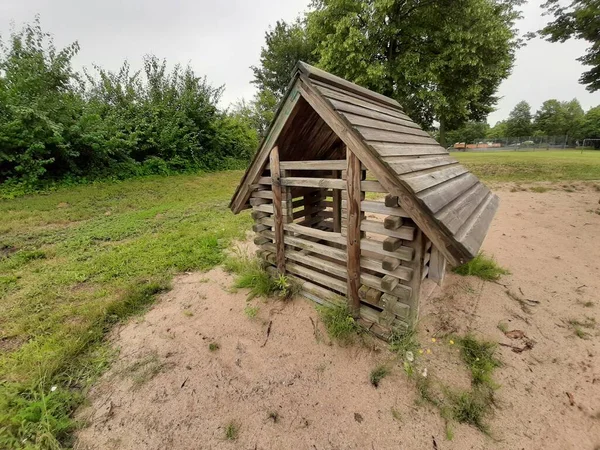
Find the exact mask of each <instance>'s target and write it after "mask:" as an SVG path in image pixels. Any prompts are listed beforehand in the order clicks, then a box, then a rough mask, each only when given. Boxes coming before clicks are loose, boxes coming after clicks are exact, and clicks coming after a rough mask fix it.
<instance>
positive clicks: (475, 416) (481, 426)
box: [449, 389, 490, 435]
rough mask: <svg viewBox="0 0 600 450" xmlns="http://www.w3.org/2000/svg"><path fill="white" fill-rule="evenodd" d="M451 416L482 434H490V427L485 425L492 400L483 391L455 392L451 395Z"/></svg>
mask: <svg viewBox="0 0 600 450" xmlns="http://www.w3.org/2000/svg"><path fill="white" fill-rule="evenodd" d="M449 399H450V406H449V408H450V412H451V416H452V418H453V419H454V420H456V421H457V422H458V423H466V424H469V425H472V426H474V427H475V428H477V429H478V430H479V431H481V432H482V433H484V434H486V435H488V434H489V433H490V430H489V426H488V425H487V423H485V416H486V415H488V413H489V407H490V399H489V396H488V395H487V394H485V393H483V392H482V391H480V390H478V389H475V390H472V391H464V392H454V393H452V394H450V396H449Z"/></svg>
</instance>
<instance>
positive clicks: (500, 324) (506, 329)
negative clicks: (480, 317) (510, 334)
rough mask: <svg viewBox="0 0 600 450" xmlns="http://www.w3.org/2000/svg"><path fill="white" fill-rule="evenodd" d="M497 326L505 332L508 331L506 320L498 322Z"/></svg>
mask: <svg viewBox="0 0 600 450" xmlns="http://www.w3.org/2000/svg"><path fill="white" fill-rule="evenodd" d="M497 327H498V329H499V330H500V331H502V332H503V333H506V332H507V331H508V325H507V324H506V323H505V322H498V325H497Z"/></svg>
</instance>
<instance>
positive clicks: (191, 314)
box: [183, 309, 194, 317]
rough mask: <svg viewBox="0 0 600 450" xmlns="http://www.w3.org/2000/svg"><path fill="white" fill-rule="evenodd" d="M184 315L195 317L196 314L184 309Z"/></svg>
mask: <svg viewBox="0 0 600 450" xmlns="http://www.w3.org/2000/svg"><path fill="white" fill-rule="evenodd" d="M183 315H184V316H185V317H193V315H194V313H193V312H192V311H190V310H189V309H184V310H183Z"/></svg>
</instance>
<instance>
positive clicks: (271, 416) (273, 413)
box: [267, 411, 279, 423]
mask: <svg viewBox="0 0 600 450" xmlns="http://www.w3.org/2000/svg"><path fill="white" fill-rule="evenodd" d="M267 417H268V418H269V419H270V420H272V421H273V423H277V422H278V421H279V413H278V412H277V411H269V414H268V415H267Z"/></svg>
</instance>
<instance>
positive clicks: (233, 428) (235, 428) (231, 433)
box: [225, 421, 240, 441]
mask: <svg viewBox="0 0 600 450" xmlns="http://www.w3.org/2000/svg"><path fill="white" fill-rule="evenodd" d="M239 434H240V427H239V425H238V424H237V422H235V421H231V422H229V423H228V424H227V426H226V427H225V439H227V440H228V441H235V440H236V439H237V438H238V436H239Z"/></svg>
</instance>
